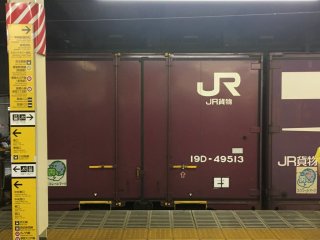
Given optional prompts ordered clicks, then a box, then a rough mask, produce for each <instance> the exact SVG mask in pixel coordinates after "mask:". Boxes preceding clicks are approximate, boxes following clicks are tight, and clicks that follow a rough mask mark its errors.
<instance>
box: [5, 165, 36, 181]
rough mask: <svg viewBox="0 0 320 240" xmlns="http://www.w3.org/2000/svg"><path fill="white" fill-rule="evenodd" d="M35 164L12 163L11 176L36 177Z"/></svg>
mask: <svg viewBox="0 0 320 240" xmlns="http://www.w3.org/2000/svg"><path fill="white" fill-rule="evenodd" d="M36 172H37V169H36V164H34V163H33V164H32V163H31V164H22V163H21V164H12V165H11V174H12V177H17V178H23V177H36Z"/></svg>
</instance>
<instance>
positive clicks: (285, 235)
mask: <svg viewBox="0 0 320 240" xmlns="http://www.w3.org/2000/svg"><path fill="white" fill-rule="evenodd" d="M272 232H273V233H274V234H275V235H276V236H277V237H278V238H279V239H281V240H303V235H302V234H301V233H300V232H299V231H296V230H295V229H272ZM319 239H320V235H319Z"/></svg>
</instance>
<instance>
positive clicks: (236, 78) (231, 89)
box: [197, 72, 241, 97]
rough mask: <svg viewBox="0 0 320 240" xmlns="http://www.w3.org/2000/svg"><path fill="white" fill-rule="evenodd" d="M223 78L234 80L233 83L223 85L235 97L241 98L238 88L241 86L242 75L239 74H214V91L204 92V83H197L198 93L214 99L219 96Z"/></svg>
mask: <svg viewBox="0 0 320 240" xmlns="http://www.w3.org/2000/svg"><path fill="white" fill-rule="evenodd" d="M222 78H233V79H234V81H233V82H224V83H223V84H224V85H225V86H226V88H227V89H228V90H229V92H231V94H232V95H233V96H240V93H239V92H238V91H237V90H236V88H237V87H239V85H240V82H241V80H240V75H239V73H234V72H230V73H223V72H221V73H214V74H213V90H211V91H206V90H203V82H197V92H198V93H199V94H200V95H201V96H204V97H213V96H216V95H217V94H219V92H220V81H221V79H222Z"/></svg>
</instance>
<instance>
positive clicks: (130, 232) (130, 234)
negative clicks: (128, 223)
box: [123, 228, 148, 240]
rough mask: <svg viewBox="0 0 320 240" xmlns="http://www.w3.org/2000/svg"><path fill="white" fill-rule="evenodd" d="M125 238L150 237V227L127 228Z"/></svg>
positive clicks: (135, 239)
mask: <svg viewBox="0 0 320 240" xmlns="http://www.w3.org/2000/svg"><path fill="white" fill-rule="evenodd" d="M123 239H130V240H131V239H134V240H138V239H148V229H144V228H132V229H130V228H127V229H125V230H124V235H123Z"/></svg>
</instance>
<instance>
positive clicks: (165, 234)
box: [148, 228, 173, 240]
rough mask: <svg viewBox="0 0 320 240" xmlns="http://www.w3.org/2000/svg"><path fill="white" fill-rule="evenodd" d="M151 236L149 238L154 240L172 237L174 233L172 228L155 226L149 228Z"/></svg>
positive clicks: (167, 239)
mask: <svg viewBox="0 0 320 240" xmlns="http://www.w3.org/2000/svg"><path fill="white" fill-rule="evenodd" d="M148 237H149V238H148V239H152V240H156V239H159V240H160V239H161V240H163V239H166V240H169V239H172V238H173V235H172V231H171V229H170V228H159V229H157V228H153V229H150V230H149V236H148Z"/></svg>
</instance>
